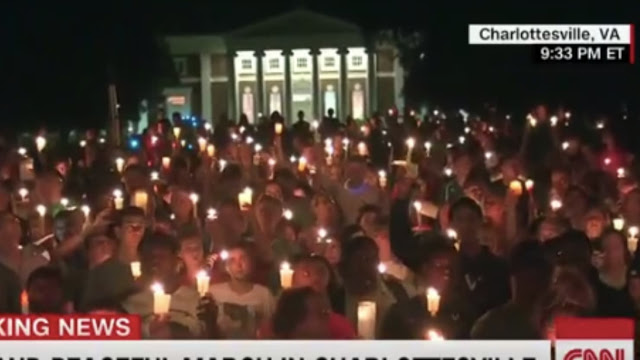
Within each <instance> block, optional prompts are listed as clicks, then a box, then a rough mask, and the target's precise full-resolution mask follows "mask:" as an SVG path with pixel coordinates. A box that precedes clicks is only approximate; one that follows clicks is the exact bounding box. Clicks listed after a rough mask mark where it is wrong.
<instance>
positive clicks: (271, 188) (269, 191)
mask: <svg viewBox="0 0 640 360" xmlns="http://www.w3.org/2000/svg"><path fill="white" fill-rule="evenodd" d="M264 194H265V195H267V196H270V197H272V198H274V199H278V200H280V201H282V199H283V197H282V190H281V189H280V186H279V185H278V184H274V183H271V184H269V185H267V186H266V187H265V188H264Z"/></svg>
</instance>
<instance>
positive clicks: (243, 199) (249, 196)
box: [238, 187, 253, 210]
mask: <svg viewBox="0 0 640 360" xmlns="http://www.w3.org/2000/svg"><path fill="white" fill-rule="evenodd" d="M252 201H253V190H251V188H249V187H246V188H244V190H243V191H242V192H241V193H239V194H238V203H239V205H240V208H241V209H245V210H246V209H247V208H249V207H251V204H252Z"/></svg>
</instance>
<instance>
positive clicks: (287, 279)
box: [280, 262, 293, 289]
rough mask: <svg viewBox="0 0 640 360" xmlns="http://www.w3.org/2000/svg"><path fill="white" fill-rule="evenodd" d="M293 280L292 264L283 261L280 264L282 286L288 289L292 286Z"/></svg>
mask: <svg viewBox="0 0 640 360" xmlns="http://www.w3.org/2000/svg"><path fill="white" fill-rule="evenodd" d="M292 281H293V270H292V269H291V265H289V263H288V262H283V263H282V264H281V265H280V286H281V287H282V288H283V289H288V288H290V287H291V283H292Z"/></svg>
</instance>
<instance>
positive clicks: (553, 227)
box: [538, 220, 561, 242]
mask: <svg viewBox="0 0 640 360" xmlns="http://www.w3.org/2000/svg"><path fill="white" fill-rule="evenodd" d="M560 235H561V230H560V228H559V226H558V225H557V224H555V223H553V222H552V221H549V220H545V221H543V222H542V223H541V224H540V230H539V231H538V240H540V241H541V242H545V241H547V240H551V239H553V238H555V237H558V236H560Z"/></svg>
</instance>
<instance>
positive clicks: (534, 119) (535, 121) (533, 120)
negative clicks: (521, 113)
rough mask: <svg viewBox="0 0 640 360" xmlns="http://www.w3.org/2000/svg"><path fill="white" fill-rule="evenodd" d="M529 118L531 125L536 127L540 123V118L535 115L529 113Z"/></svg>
mask: <svg viewBox="0 0 640 360" xmlns="http://www.w3.org/2000/svg"><path fill="white" fill-rule="evenodd" d="M527 119H528V120H529V125H531V127H536V125H538V120H537V119H536V118H535V117H533V115H531V114H529V115H527Z"/></svg>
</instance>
